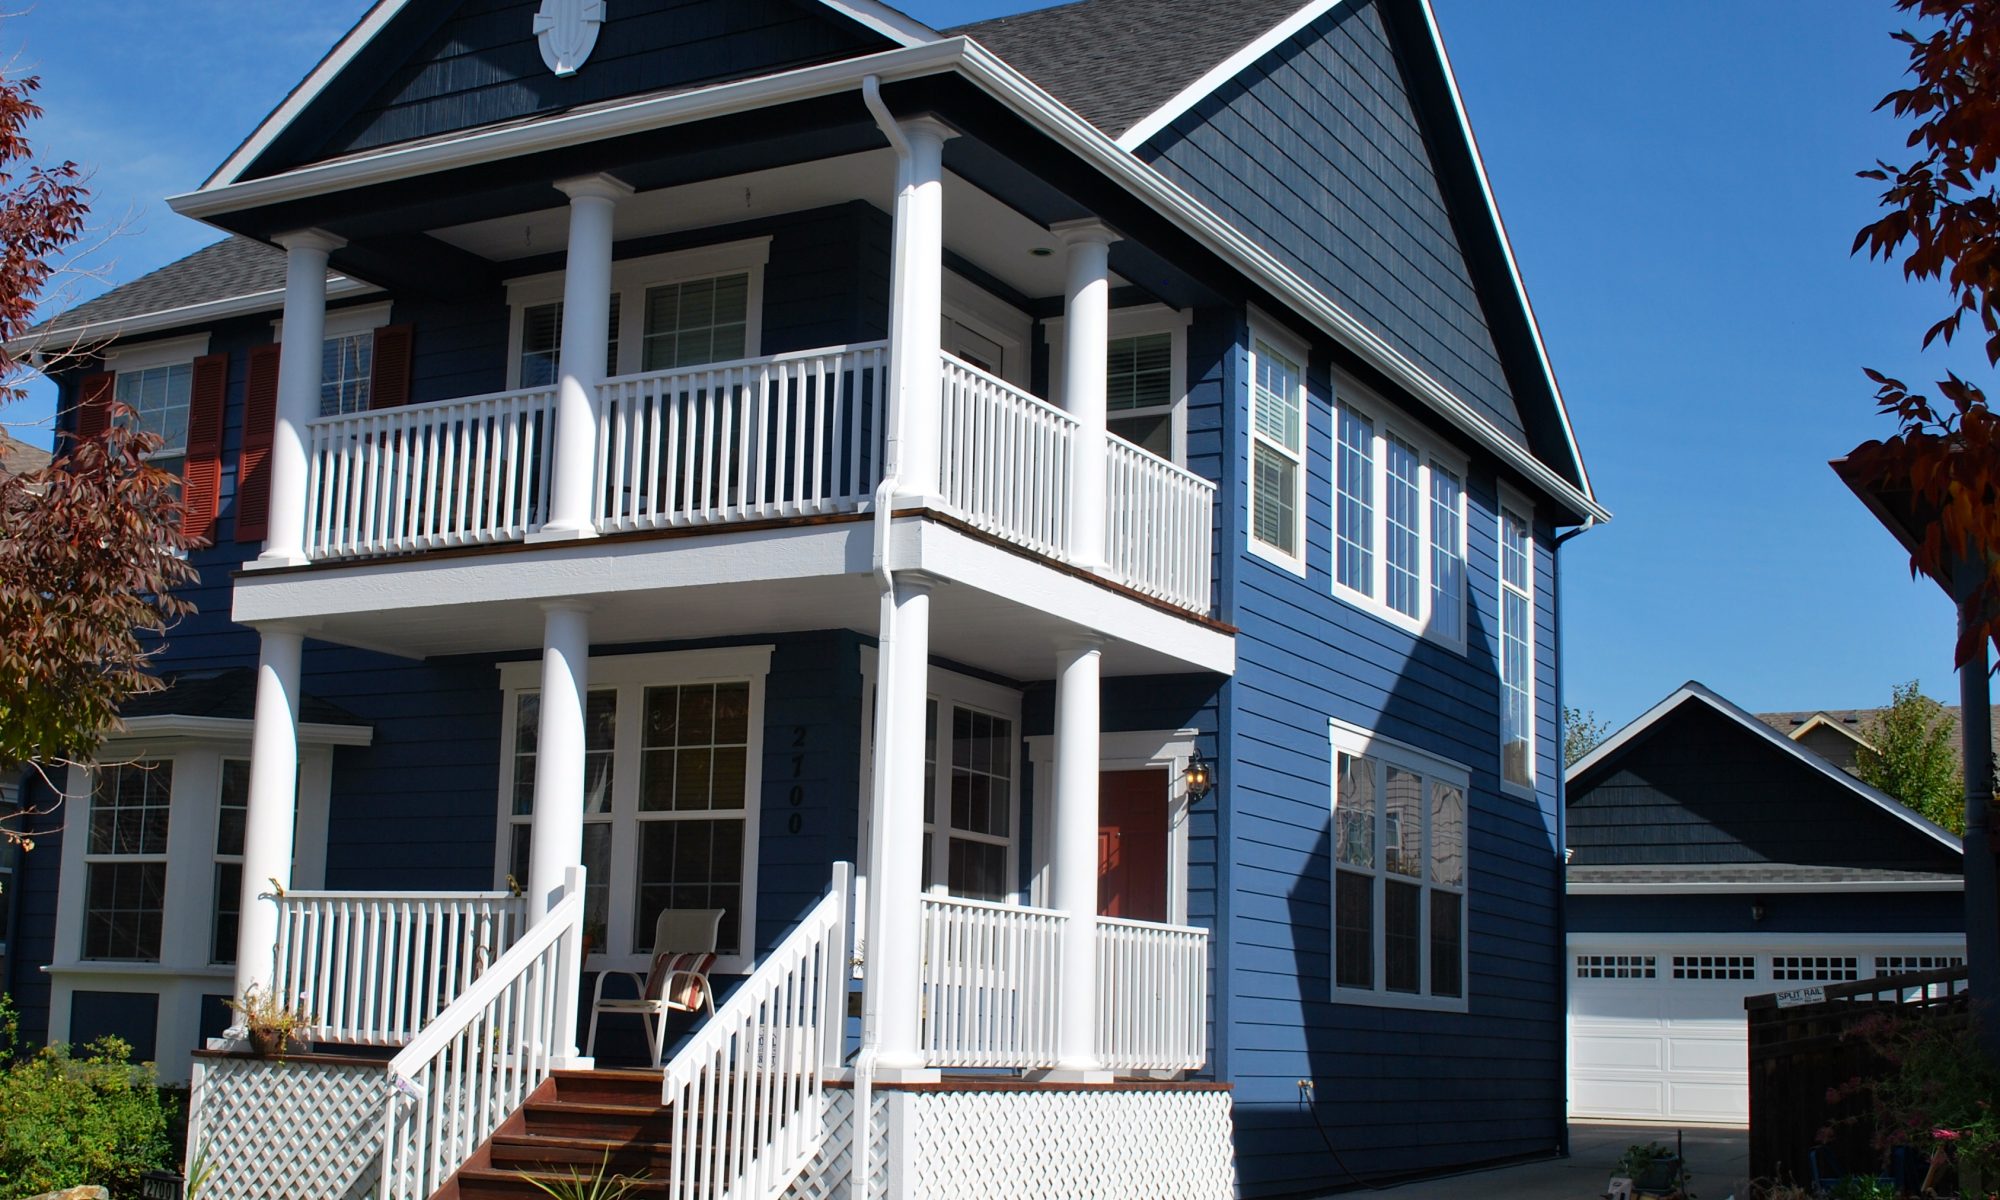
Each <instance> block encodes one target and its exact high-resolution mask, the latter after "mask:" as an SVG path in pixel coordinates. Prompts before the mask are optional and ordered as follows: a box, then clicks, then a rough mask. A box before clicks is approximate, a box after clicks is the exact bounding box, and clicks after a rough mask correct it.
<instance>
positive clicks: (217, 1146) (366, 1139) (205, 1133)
mask: <svg viewBox="0 0 2000 1200" xmlns="http://www.w3.org/2000/svg"><path fill="white" fill-rule="evenodd" d="M386 1098H387V1083H386V1082H385V1076H384V1073H383V1070H382V1064H380V1063H360V1064H357V1065H355V1066H351V1067H350V1066H346V1065H337V1064H333V1063H324V1062H299V1061H296V1060H294V1061H289V1062H279V1061H277V1060H275V1059H239V1058H225V1059H208V1060H202V1061H197V1062H196V1064H195V1069H194V1079H193V1086H192V1090H191V1093H190V1096H189V1105H190V1111H189V1114H188V1120H189V1131H188V1151H189V1158H190V1160H192V1159H193V1158H194V1156H195V1155H197V1154H199V1153H201V1152H202V1150H203V1149H204V1148H205V1149H206V1152H207V1155H208V1162H209V1164H210V1165H211V1166H212V1168H213V1170H214V1175H213V1176H212V1177H211V1178H210V1180H209V1184H208V1188H207V1190H206V1191H204V1192H203V1193H202V1195H203V1200H365V1198H370V1197H373V1196H374V1195H375V1181H376V1172H377V1170H378V1168H379V1163H380V1148H381V1144H382V1108H383V1104H384V1102H385V1100H386Z"/></svg>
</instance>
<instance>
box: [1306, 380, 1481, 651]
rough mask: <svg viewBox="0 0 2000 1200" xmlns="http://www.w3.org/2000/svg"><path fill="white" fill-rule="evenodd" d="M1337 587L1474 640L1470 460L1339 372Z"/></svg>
mask: <svg viewBox="0 0 2000 1200" xmlns="http://www.w3.org/2000/svg"><path fill="white" fill-rule="evenodd" d="M1337 385H1338V386H1339V387H1340V388H1341V389H1342V391H1343V393H1344V394H1343V395H1342V397H1341V398H1340V400H1339V401H1338V402H1337V403H1336V404H1335V406H1334V447H1333V471H1334V480H1333V494H1334V514H1333V516H1334V521H1333V525H1334V567H1333V591H1334V594H1335V595H1337V596H1339V597H1340V598H1341V599H1343V600H1346V601H1348V602H1349V603H1351V604H1354V605H1355V606H1356V607H1359V608H1363V609H1366V610H1367V611H1369V612H1371V613H1374V614H1375V615H1376V616H1379V617H1381V618H1383V619H1384V620H1387V621H1389V622H1390V623H1391V624H1395V625H1398V626H1401V627H1402V628H1404V629H1407V630H1409V631H1410V632H1412V633H1419V634H1422V635H1424V636H1426V637H1430V638H1434V639H1436V640H1438V641H1442V642H1445V643H1446V644H1448V645H1451V646H1454V647H1458V646H1462V645H1464V642H1465V603H1466V601H1465V586H1466V584H1465V464H1464V460H1462V459H1460V458H1458V457H1456V456H1454V455H1451V454H1449V453H1447V452H1445V451H1443V450H1442V449H1440V448H1439V447H1437V446H1435V445H1433V444H1432V443H1430V442H1428V441H1426V440H1425V439H1424V438H1423V437H1422V436H1421V435H1420V434H1419V433H1418V432H1417V431H1416V430H1415V429H1414V428H1405V427H1399V426H1398V424H1397V421H1396V420H1395V419H1393V417H1392V415H1391V414H1390V413H1389V412H1388V411H1387V410H1379V411H1378V410H1377V409H1376V408H1374V407H1372V406H1371V404H1370V403H1369V402H1368V401H1366V400H1364V399H1362V398H1361V397H1360V396H1359V395H1358V387H1357V385H1354V384H1353V383H1352V382H1351V381H1349V380H1345V379H1339V380H1337Z"/></svg>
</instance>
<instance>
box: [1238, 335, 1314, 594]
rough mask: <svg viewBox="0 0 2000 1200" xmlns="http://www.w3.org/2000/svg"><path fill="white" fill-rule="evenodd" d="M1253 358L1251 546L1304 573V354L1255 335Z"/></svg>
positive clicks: (1299, 572)
mask: <svg viewBox="0 0 2000 1200" xmlns="http://www.w3.org/2000/svg"><path fill="white" fill-rule="evenodd" d="M1251 345H1252V347H1253V350H1252V353H1251V356H1250V546H1251V549H1252V550H1255V551H1257V552H1258V553H1260V554H1262V555H1263V556H1264V557H1266V558H1271V559H1274V560H1275V561H1277V562H1278V563H1280V564H1281V565H1283V566H1285V567H1287V568H1289V569H1290V570H1292V571H1294V572H1296V573H1298V574H1300V575H1303V574H1305V559H1306V550H1305V540H1306V530H1305V487H1306V469H1305V427H1306V416H1305V411H1306V385H1305V374H1304V369H1303V367H1302V366H1301V360H1302V359H1303V357H1304V356H1303V355H1299V356H1292V355H1288V354H1286V353H1285V352H1283V351H1281V350H1279V349H1277V348H1276V347H1274V346H1273V345H1272V344H1271V343H1270V342H1269V341H1267V340H1265V339H1264V338H1261V337H1259V338H1254V339H1253V340H1252V342H1251Z"/></svg>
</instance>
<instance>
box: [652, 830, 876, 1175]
mask: <svg viewBox="0 0 2000 1200" xmlns="http://www.w3.org/2000/svg"><path fill="white" fill-rule="evenodd" d="M853 873H854V868H853V865H852V864H850V863H835V864H834V867H833V882H832V885H831V886H830V887H829V888H828V889H827V892H826V895H825V896H823V897H822V898H821V899H820V901H819V903H818V904H817V905H815V906H814V907H813V910H812V911H811V912H809V913H807V914H806V916H805V919H803V920H801V921H800V922H799V923H798V925H797V926H796V927H794V928H793V929H792V931H791V932H790V933H789V934H787V935H786V936H785V939H784V940H783V941H781V942H779V943H778V945H777V946H776V947H775V948H774V949H773V950H772V951H771V953H770V954H769V955H767V956H765V958H764V960H763V961H762V962H760V963H759V964H758V965H757V967H756V969H755V970H754V971H752V972H751V973H750V977H749V978H747V979H745V980H744V981H743V982H742V983H741V984H740V985H738V986H737V988H736V990H735V991H734V992H733V993H731V995H730V997H729V999H727V1000H725V1001H723V1003H722V1006H721V1007H720V1008H718V1009H717V1010H716V1011H715V1012H714V1014H713V1015H711V1016H710V1017H709V1018H708V1020H707V1021H706V1022H705V1023H704V1024H703V1025H702V1027H701V1028H700V1029H699V1030H698V1031H696V1032H695V1034H694V1035H693V1036H692V1037H691V1038H690V1039H689V1040H688V1042H687V1043H686V1044H685V1045H684V1046H682V1047H681V1049H680V1052H679V1053H677V1054H675V1055H674V1057H673V1058H672V1059H671V1060H669V1061H668V1063H667V1067H666V1077H665V1079H664V1080H663V1081H662V1084H661V1089H660V1102H661V1104H662V1105H664V1106H666V1107H668V1108H669V1109H670V1110H671V1116H670V1121H671V1128H672V1132H673V1142H672V1145H673V1150H672V1154H671V1166H670V1168H669V1170H668V1174H667V1178H666V1180H664V1182H665V1183H666V1184H667V1188H668V1191H667V1194H668V1195H669V1196H670V1197H671V1198H672V1200H722V1198H723V1197H728V1198H729V1200H774V1198H775V1197H777V1196H779V1195H782V1194H783V1192H784V1191H785V1189H786V1188H787V1187H789V1186H790V1185H791V1183H792V1181H793V1180H794V1179H795V1178H797V1176H798V1173H799V1171H800V1170H801V1169H803V1168H804V1167H805V1165H806V1163H807V1162H809V1161H811V1159H812V1156H813V1155H814V1154H816V1153H817V1152H818V1151H819V1149H820V1147H821V1145H823V1144H824V1142H825V1140H826V1137H827V1131H826V1114H827V1099H826V1088H825V1085H826V1082H827V1079H828V1077H829V1076H830V1075H832V1074H834V1073H835V1072H837V1071H838V1070H839V1069H840V1063H841V1059H842V1051H843V1049H844V1048H845V1035H846V1027H847V1026H846V1022H847V982H848V978H849V975H850V965H851V959H850V956H849V950H848V940H847V938H848V930H849V920H848V918H849V911H848V909H849V895H850V892H851V889H852V886H853ZM746 932H747V931H746Z"/></svg>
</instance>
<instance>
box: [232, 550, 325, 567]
mask: <svg viewBox="0 0 2000 1200" xmlns="http://www.w3.org/2000/svg"><path fill="white" fill-rule="evenodd" d="M311 565H312V560H311V559H309V558H307V557H306V556H305V555H303V554H287V553H285V552H283V551H269V550H267V551H265V552H264V553H262V554H259V555H258V556H257V557H255V558H253V559H251V560H250V561H249V562H246V563H244V564H243V569H244V570H246V571H268V570H270V569H271V568H273V567H305V566H311Z"/></svg>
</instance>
